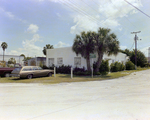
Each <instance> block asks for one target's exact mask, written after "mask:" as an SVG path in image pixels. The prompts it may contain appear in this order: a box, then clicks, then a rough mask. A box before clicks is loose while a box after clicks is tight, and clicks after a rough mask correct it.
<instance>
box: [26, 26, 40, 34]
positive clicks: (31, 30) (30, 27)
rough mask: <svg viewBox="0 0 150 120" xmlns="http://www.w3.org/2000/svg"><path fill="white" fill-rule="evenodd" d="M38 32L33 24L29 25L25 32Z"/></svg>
mask: <svg viewBox="0 0 150 120" xmlns="http://www.w3.org/2000/svg"><path fill="white" fill-rule="evenodd" d="M38 30H39V27H38V26H37V25H34V24H30V25H29V27H28V29H27V31H28V32H29V33H36V32H37V31H38Z"/></svg>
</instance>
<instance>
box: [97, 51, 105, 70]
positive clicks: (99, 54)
mask: <svg viewBox="0 0 150 120" xmlns="http://www.w3.org/2000/svg"><path fill="white" fill-rule="evenodd" d="M102 59H103V53H101V52H98V59H97V62H96V70H95V71H96V72H99V68H100V65H101V63H102Z"/></svg>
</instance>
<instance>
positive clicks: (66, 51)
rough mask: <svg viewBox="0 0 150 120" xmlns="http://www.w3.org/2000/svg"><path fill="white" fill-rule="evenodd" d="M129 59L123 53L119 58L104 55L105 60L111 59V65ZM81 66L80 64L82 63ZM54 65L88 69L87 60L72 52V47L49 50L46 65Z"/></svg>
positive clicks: (94, 59) (119, 54)
mask: <svg viewBox="0 0 150 120" xmlns="http://www.w3.org/2000/svg"><path fill="white" fill-rule="evenodd" d="M97 56H98V55H97V54H96V58H93V62H94V61H95V62H96V60H97ZM127 58H128V57H126V55H125V54H123V53H118V55H117V56H114V55H111V56H108V55H106V54H105V55H104V56H103V59H104V60H106V59H110V60H109V64H111V63H112V62H115V61H118V62H123V63H125V62H126V60H127ZM80 62H81V64H78V63H80ZM52 63H53V64H54V65H55V66H61V65H62V64H64V65H71V66H72V67H73V68H74V67H76V66H77V67H81V68H82V67H83V66H84V67H85V68H87V65H86V59H84V58H83V57H81V55H78V56H77V55H76V53H75V52H73V51H72V47H64V48H55V49H47V56H46V65H47V66H48V67H49V66H52ZM91 65H92V59H91Z"/></svg>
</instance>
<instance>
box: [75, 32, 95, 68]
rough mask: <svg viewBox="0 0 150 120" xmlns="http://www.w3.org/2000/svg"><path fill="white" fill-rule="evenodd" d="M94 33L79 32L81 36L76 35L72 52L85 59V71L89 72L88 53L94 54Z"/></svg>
mask: <svg viewBox="0 0 150 120" xmlns="http://www.w3.org/2000/svg"><path fill="white" fill-rule="evenodd" d="M93 34H94V32H91V31H89V32H87V33H85V32H84V31H83V32H81V35H76V37H75V39H74V43H73V46H72V50H73V51H74V52H75V53H76V54H77V55H78V54H81V56H82V57H84V58H85V59H86V63H87V70H88V71H90V70H91V67H90V53H93V52H94V47H95V46H94V44H95V43H94V39H93Z"/></svg>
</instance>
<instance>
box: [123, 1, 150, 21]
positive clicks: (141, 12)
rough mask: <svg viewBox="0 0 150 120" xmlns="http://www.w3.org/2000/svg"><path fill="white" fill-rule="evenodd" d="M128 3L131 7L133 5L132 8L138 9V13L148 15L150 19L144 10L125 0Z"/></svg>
mask: <svg viewBox="0 0 150 120" xmlns="http://www.w3.org/2000/svg"><path fill="white" fill-rule="evenodd" d="M124 1H125V2H126V3H128V4H129V5H131V6H132V7H134V8H135V9H137V10H138V11H140V12H141V13H142V14H144V15H146V16H147V17H148V18H150V16H149V15H148V14H146V13H144V12H143V11H142V10H140V9H139V8H138V7H136V6H134V5H132V4H131V3H130V2H128V1H127V0H124Z"/></svg>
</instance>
